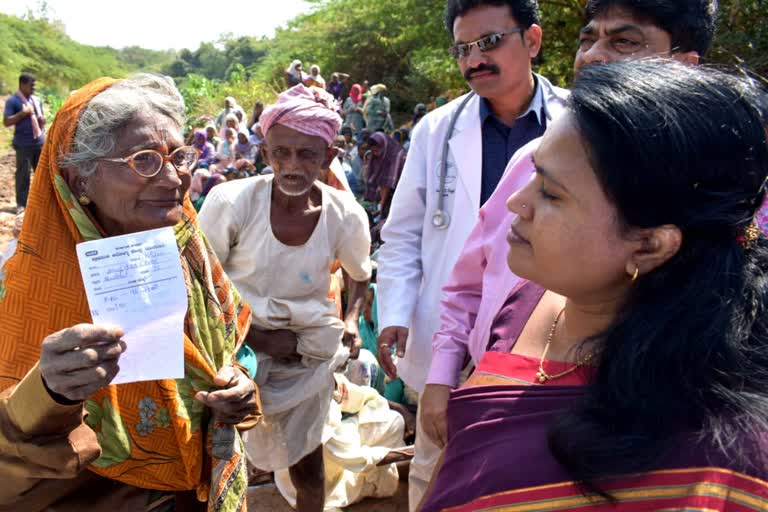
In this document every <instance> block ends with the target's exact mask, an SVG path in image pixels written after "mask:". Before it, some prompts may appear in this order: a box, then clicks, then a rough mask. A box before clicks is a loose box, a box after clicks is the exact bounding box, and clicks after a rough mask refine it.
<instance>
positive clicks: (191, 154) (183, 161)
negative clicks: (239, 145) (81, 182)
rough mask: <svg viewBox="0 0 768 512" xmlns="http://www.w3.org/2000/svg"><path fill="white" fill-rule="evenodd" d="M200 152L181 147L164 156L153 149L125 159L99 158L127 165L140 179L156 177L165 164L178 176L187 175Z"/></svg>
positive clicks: (189, 147)
mask: <svg viewBox="0 0 768 512" xmlns="http://www.w3.org/2000/svg"><path fill="white" fill-rule="evenodd" d="M199 159H200V152H199V151H198V150H197V149H195V148H194V147H192V146H181V147H180V148H176V149H174V150H173V151H172V152H171V153H170V154H169V155H164V154H162V153H160V152H159V151H156V150H154V149H142V150H141V151H137V152H136V153H134V154H132V155H130V156H127V157H125V158H99V160H103V161H106V162H116V163H124V164H128V167H130V168H131V170H133V172H135V173H136V174H138V175H139V176H141V177H142V178H153V177H155V176H157V175H158V174H159V173H160V171H161V170H162V168H163V166H164V165H165V164H166V163H169V164H171V165H172V166H173V168H174V169H176V172H178V173H180V174H189V173H191V172H192V170H193V169H194V168H195V166H196V165H197V162H198V160H199Z"/></svg>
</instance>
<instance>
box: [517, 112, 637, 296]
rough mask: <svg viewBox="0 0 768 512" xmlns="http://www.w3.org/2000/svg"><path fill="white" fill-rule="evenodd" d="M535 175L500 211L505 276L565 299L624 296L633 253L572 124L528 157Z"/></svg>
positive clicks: (557, 126)
mask: <svg viewBox="0 0 768 512" xmlns="http://www.w3.org/2000/svg"><path fill="white" fill-rule="evenodd" d="M534 161H535V165H536V173H535V174H534V176H533V177H532V179H531V181H530V182H529V183H528V184H527V185H526V186H525V187H523V188H522V189H520V190H519V191H518V192H516V193H515V194H513V195H512V196H511V197H510V198H509V200H508V202H507V206H508V208H509V210H510V211H511V212H512V213H515V214H517V216H518V217H517V218H516V219H515V220H514V221H513V222H512V226H511V228H510V232H509V235H508V239H507V240H508V243H509V255H508V258H507V262H508V265H509V268H510V269H511V270H512V272H513V273H515V274H517V275H518V276H520V277H523V278H525V279H529V280H531V281H534V282H536V283H538V284H540V285H541V286H543V287H544V288H546V289H548V290H552V291H554V292H556V293H559V294H561V295H565V296H566V297H571V298H574V297H579V298H582V299H587V298H588V299H589V300H614V299H616V297H620V296H621V295H622V294H623V293H624V292H625V290H626V286H627V285H628V282H629V280H628V279H627V276H626V270H625V269H626V263H627V261H629V258H630V255H631V254H632V251H633V249H634V246H633V245H632V242H630V241H629V240H628V239H626V237H624V236H622V233H621V231H620V229H619V224H618V222H617V212H616V209H615V207H614V206H613V205H612V204H611V203H610V202H609V201H608V198H607V197H606V195H605V193H604V192H603V189H602V188H601V186H600V184H599V182H598V180H597V177H596V175H595V172H594V171H593V169H592V166H591V163H590V161H589V159H588V157H587V153H586V151H585V148H584V143H583V142H582V139H581V136H580V134H579V132H578V131H577V129H576V127H575V124H574V121H573V118H572V117H571V115H570V114H566V115H564V116H562V117H560V118H558V119H557V120H556V121H555V122H554V123H553V124H552V125H551V126H550V127H549V128H548V129H547V132H546V134H545V135H544V138H543V139H542V142H541V145H540V146H539V149H538V150H537V151H536V153H535V154H534Z"/></svg>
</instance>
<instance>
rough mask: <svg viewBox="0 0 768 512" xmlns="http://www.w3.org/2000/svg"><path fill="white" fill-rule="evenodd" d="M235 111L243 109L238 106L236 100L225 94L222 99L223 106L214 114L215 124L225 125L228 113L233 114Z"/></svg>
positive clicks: (221, 126) (220, 126)
mask: <svg viewBox="0 0 768 512" xmlns="http://www.w3.org/2000/svg"><path fill="white" fill-rule="evenodd" d="M237 112H243V109H242V108H241V107H240V105H238V104H237V101H236V100H235V98H233V97H232V96H227V97H226V98H225V99H224V108H223V109H221V110H220V111H219V113H218V115H217V116H216V121H215V123H216V126H218V127H219V128H224V127H225V125H226V120H227V117H228V116H230V115H235V113H237Z"/></svg>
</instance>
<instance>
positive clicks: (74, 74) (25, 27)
mask: <svg viewBox="0 0 768 512" xmlns="http://www.w3.org/2000/svg"><path fill="white" fill-rule="evenodd" d="M0 48H2V49H3V50H2V51H0V92H5V93H11V92H13V91H15V90H16V87H17V86H18V78H19V74H21V72H22V71H29V72H31V73H33V74H35V75H36V77H37V79H38V84H39V86H40V87H41V88H42V89H43V91H44V92H47V93H48V94H58V95H60V96H63V95H66V94H67V93H69V91H70V90H72V89H76V88H77V87H80V86H81V85H83V84H85V83H88V82H90V81H91V80H94V79H96V78H98V77H101V76H114V77H122V76H125V75H127V74H129V73H130V72H133V71H138V70H142V71H160V70H161V69H162V68H163V67H165V66H167V65H168V63H170V62H171V61H172V60H173V58H174V57H175V52H156V51H152V50H144V49H142V48H137V47H131V48H126V49H124V50H115V49H113V48H109V47H95V46H87V45H83V44H79V43H76V42H75V41H73V40H72V39H70V38H69V37H68V36H67V35H66V33H65V32H64V28H63V26H62V25H61V23H59V22H56V21H50V20H48V19H46V18H45V17H35V16H33V15H32V14H29V15H27V17H26V19H21V18H17V17H14V16H8V15H5V14H0ZM54 112H55V111H54Z"/></svg>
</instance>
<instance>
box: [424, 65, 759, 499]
mask: <svg viewBox="0 0 768 512" xmlns="http://www.w3.org/2000/svg"><path fill="white" fill-rule="evenodd" d="M758 94H759V91H758V86H757V85H755V83H754V82H750V81H746V80H742V79H739V78H735V77H733V76H729V75H726V74H725V73H722V72H719V71H715V70H707V69H702V68H696V67H692V66H686V65H683V64H680V63H677V62H670V61H668V60H655V61H654V60H642V61H636V62H627V61H619V62H613V63H608V64H604V65H600V66H587V67H585V68H583V69H582V70H581V71H580V73H579V75H578V77H577V80H576V82H575V83H574V86H573V90H572V95H571V97H570V100H569V102H568V106H567V109H568V110H567V113H566V114H564V115H563V116H562V117H560V118H558V119H557V120H555V121H554V123H553V124H552V125H551V126H550V127H549V128H548V129H547V131H546V133H545V135H544V137H543V139H542V140H541V143H540V144H539V146H538V148H537V149H536V151H535V152H534V154H533V160H534V165H535V169H536V171H535V175H534V177H533V178H532V179H531V180H530V181H529V182H528V183H527V184H526V185H525V186H524V187H523V188H522V189H520V190H518V191H517V192H515V193H514V194H513V195H512V196H511V197H509V199H508V202H507V205H508V208H509V210H510V211H512V212H513V213H514V214H515V215H516V217H514V220H513V221H512V226H511V227H510V229H509V234H508V238H507V245H508V256H507V262H508V266H509V269H510V270H511V271H512V272H513V273H514V274H515V275H517V276H519V277H520V278H521V279H522V280H521V281H520V282H519V283H518V286H516V287H515V288H514V289H513V290H512V292H511V294H510V295H509V296H508V297H507V299H506V302H505V303H504V305H503V307H502V309H501V310H500V311H499V312H498V314H497V316H496V318H495V320H494V322H493V327H492V329H491V336H490V339H489V340H487V341H488V344H489V346H491V349H490V351H489V352H486V353H485V354H484V355H483V357H482V358H481V360H480V362H479V364H478V366H477V368H476V369H475V372H474V373H473V374H472V376H471V377H470V378H469V379H468V380H467V382H466V384H465V386H464V387H463V389H460V390H458V391H456V392H454V393H453V394H452V397H451V399H450V402H449V405H448V414H447V422H448V429H447V431H448V440H447V445H446V447H445V451H444V452H443V456H442V467H441V468H440V469H438V470H437V471H436V476H435V479H434V480H433V485H432V486H431V492H429V494H428V496H429V497H428V498H427V500H426V503H425V504H424V505H423V507H422V508H420V510H422V511H424V512H434V511H441V510H446V509H452V510H453V509H457V510H468V511H469V510H488V509H490V508H493V509H515V510H526V509H532V508H536V507H539V506H540V504H541V503H544V502H546V503H547V504H551V506H549V507H548V510H563V511H564V510H573V509H574V507H579V508H581V507H584V508H585V509H586V508H589V509H591V510H598V509H600V510H602V509H606V510H607V509H615V510H625V508H626V509H627V510H629V509H637V510H662V509H663V510H692V509H696V510H742V509H745V510H765V509H766V506H767V505H768V499H767V497H768V483H767V481H768V458H766V452H765V440H766V439H767V438H768V437H767V434H768V391H767V390H768V371H766V368H768V279H766V277H767V276H766V271H767V270H766V269H768V241H767V240H766V238H765V237H764V235H762V234H761V233H760V230H759V229H758V227H757V226H756V224H755V214H756V212H757V210H758V208H759V207H760V205H761V203H762V202H763V200H764V198H765V195H766V181H767V179H768V141H767V140H766V136H767V134H766V130H765V122H766V112H765V111H764V110H762V109H761V108H760V106H759V105H758V103H757V101H756V100H757V97H758ZM648 127H653V129H652V130H649V129H648ZM649 198H653V200H652V201H649V200H648V199H649ZM498 250H502V248H501V247H499V248H498ZM530 461H536V464H535V465H532V464H530ZM468 467H470V468H474V469H473V471H472V472H467V471H465V469H466V468H468ZM660 489H664V490H665V492H658V491H659V490H660ZM712 489H717V492H711V491H712ZM666 491H668V492H666ZM746 496H748V497H749V501H748V502H745V501H744V497H746Z"/></svg>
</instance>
